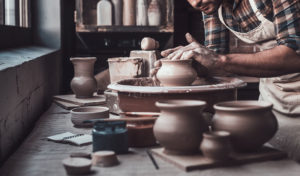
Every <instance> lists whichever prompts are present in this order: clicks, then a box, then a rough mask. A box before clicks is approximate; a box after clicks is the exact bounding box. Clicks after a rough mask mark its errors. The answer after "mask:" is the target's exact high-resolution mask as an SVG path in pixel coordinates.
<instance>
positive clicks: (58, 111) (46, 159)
mask: <svg viewBox="0 0 300 176" xmlns="http://www.w3.org/2000/svg"><path fill="white" fill-rule="evenodd" d="M70 118H71V115H70V113H69V112H68V111H67V110H64V109H62V108H60V107H59V106H57V105H55V104H53V105H52V106H51V108H50V109H49V110H48V111H47V112H46V113H45V114H44V115H43V116H42V117H41V118H40V120H39V121H38V122H37V124H36V126H35V128H34V130H33V131H32V132H31V134H30V135H29V137H28V138H27V139H26V140H25V141H24V142H23V144H22V145H21V147H20V148H19V149H18V150H17V152H15V153H14V154H13V155H12V156H11V157H10V158H9V159H8V160H7V162H6V163H4V165H3V167H2V168H1V169H0V175H1V176H10V175H11V176H19V175H20V176H48V175H49V176H63V175H66V173H65V170H64V168H63V166H62V164H61V161H62V159H64V158H67V157H68V156H69V155H70V154H71V153H73V152H91V151H92V146H91V145H89V146H83V147H77V146H72V145H68V144H59V143H54V142H50V141H47V140H45V138H46V137H47V136H50V135H55V134H59V133H63V132H67V131H69V132H72V133H86V134H90V133H91V130H90V129H79V128H74V127H73V125H72V123H71V121H70ZM130 151H131V153H130V154H126V155H118V157H119V160H120V162H121V164H120V165H119V166H116V167H109V168H98V167H93V170H94V173H93V174H91V175H102V176H140V175H141V176H148V175H151V176H155V175H159V176H161V175H166V176H175V175H197V176H214V175H215V176H235V175H236V176H244V175H245V176H256V175H270V176H282V175H288V176H299V174H300V165H299V164H298V163H297V162H294V161H292V160H289V159H284V160H277V161H267V162H260V163H252V164H246V165H241V166H235V167H226V168H216V169H207V170H197V171H192V172H188V173H186V172H184V171H182V170H180V169H178V168H176V167H175V166H173V165H172V164H169V163H166V162H164V161H162V160H161V159H160V158H158V157H156V156H154V158H155V159H156V161H157V163H158V165H159V167H160V169H159V170H156V169H155V168H154V166H153V164H152V162H151V160H150V159H149V157H148V156H147V154H146V152H145V149H130Z"/></svg>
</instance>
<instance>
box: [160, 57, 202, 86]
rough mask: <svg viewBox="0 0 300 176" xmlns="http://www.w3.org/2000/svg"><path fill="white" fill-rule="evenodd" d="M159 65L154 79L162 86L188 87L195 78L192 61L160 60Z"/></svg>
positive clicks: (195, 73)
mask: <svg viewBox="0 0 300 176" xmlns="http://www.w3.org/2000/svg"><path fill="white" fill-rule="evenodd" d="M161 63H162V66H161V68H160V69H159V70H158V72H157V74H156V77H157V79H158V80H159V82H160V83H161V85H162V86H189V85H191V84H192V83H193V82H194V81H195V79H196V77H197V72H196V71H195V70H194V68H193V67H192V60H161Z"/></svg>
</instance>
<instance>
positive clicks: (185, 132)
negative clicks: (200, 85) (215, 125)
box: [153, 100, 208, 155]
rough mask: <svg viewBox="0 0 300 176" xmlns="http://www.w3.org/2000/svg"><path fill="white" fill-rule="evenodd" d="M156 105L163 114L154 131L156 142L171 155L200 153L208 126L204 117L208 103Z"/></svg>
mask: <svg viewBox="0 0 300 176" xmlns="http://www.w3.org/2000/svg"><path fill="white" fill-rule="evenodd" d="M155 105H156V106H157V107H158V108H160V110H161V114H160V116H159V117H158V119H157V120H156V122H155V124H154V127H153V130H154V136H155V138H156V140H157V141H158V142H159V143H160V144H161V145H162V146H163V147H164V152H165V153H166V154H170V155H189V154H194V153H197V152H199V147H200V143H201V141H202V133H203V132H205V131H207V130H208V126H207V124H206V122H205V120H204V119H203V117H202V110H203V109H204V107H205V105H206V103H205V102H204V101H197V100H163V101H158V102H156V103H155Z"/></svg>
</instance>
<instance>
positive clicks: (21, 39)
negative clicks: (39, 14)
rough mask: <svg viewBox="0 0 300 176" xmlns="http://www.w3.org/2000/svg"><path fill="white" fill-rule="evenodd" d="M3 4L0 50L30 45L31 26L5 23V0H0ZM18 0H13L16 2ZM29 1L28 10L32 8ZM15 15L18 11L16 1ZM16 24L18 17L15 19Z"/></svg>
mask: <svg viewBox="0 0 300 176" xmlns="http://www.w3.org/2000/svg"><path fill="white" fill-rule="evenodd" d="M1 1H2V5H3V14H2V15H3V20H2V24H0V50H3V49H7V48H17V47H20V46H26V45H31V44H32V43H33V41H32V38H33V36H32V27H20V26H9V25H5V0H1ZM18 1H19V0H15V2H18ZM28 1H29V7H28V8H29V11H30V10H31V9H32V0H28ZM16 4H18V5H16V15H18V14H19V13H20V9H19V8H18V7H19V3H16ZM28 18H30V20H29V24H30V22H31V15H28ZM16 22H17V24H18V23H19V19H18V20H16Z"/></svg>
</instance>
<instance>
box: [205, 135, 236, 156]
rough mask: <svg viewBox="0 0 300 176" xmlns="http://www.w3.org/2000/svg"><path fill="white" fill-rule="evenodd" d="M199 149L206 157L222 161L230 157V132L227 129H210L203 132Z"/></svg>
mask: <svg viewBox="0 0 300 176" xmlns="http://www.w3.org/2000/svg"><path fill="white" fill-rule="evenodd" d="M200 149H201V151H202V153H203V155H204V156H205V157H206V158H209V159H212V160H215V161H222V160H227V159H228V158H229V157H230V153H231V151H232V149H231V144H230V133H229V132H227V131H211V132H205V133H203V141H202V143H201V146H200Z"/></svg>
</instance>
